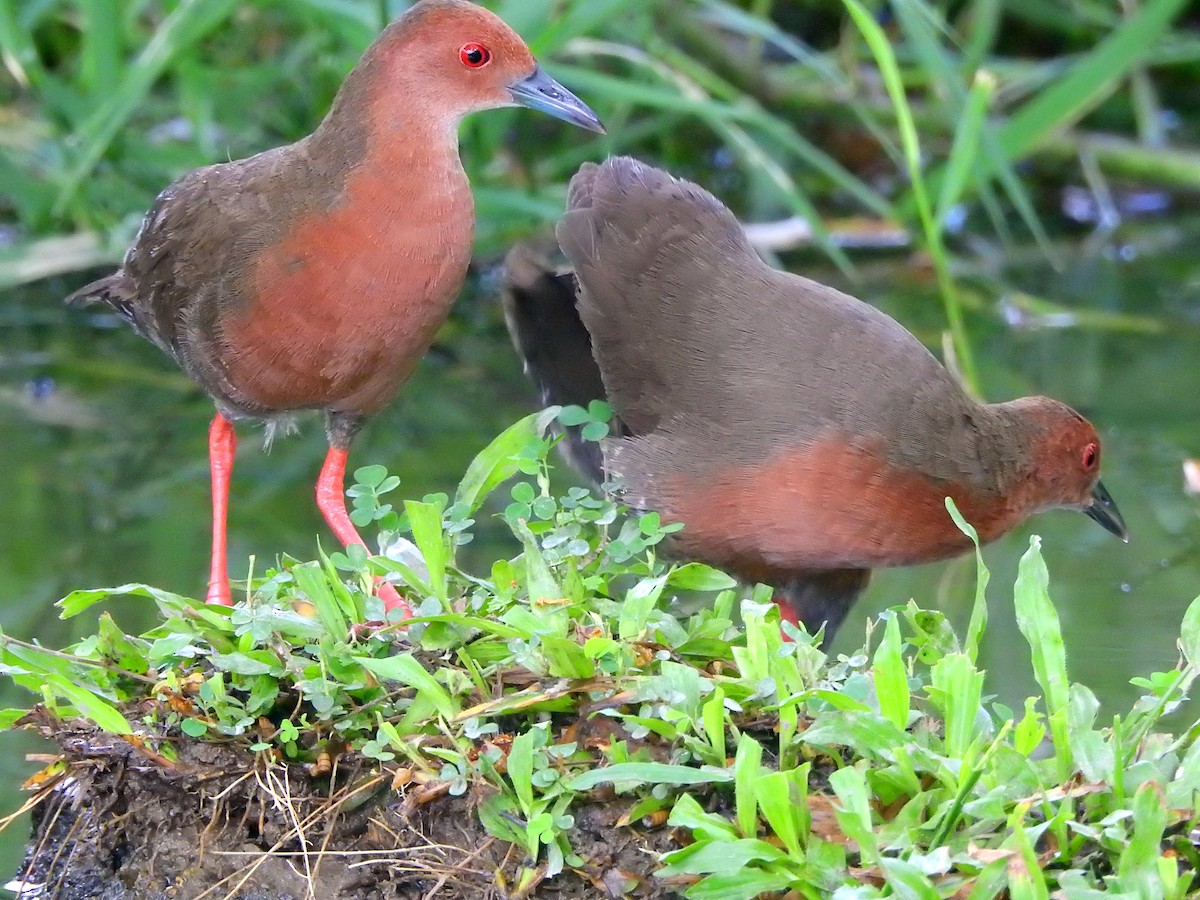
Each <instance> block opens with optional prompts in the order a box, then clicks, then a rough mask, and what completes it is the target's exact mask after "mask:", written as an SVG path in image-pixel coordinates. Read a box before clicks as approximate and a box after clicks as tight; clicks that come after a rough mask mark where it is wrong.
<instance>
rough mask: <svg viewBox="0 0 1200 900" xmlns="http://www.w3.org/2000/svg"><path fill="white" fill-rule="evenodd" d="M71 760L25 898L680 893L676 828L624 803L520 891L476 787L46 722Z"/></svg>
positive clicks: (520, 865)
mask: <svg viewBox="0 0 1200 900" xmlns="http://www.w3.org/2000/svg"><path fill="white" fill-rule="evenodd" d="M42 730H43V732H44V733H46V734H47V736H48V737H51V738H52V739H53V740H55V741H57V742H58V744H59V746H60V747H61V748H62V752H63V765H62V771H61V773H60V774H58V775H56V776H53V777H50V778H49V779H48V780H47V781H46V782H45V783H44V784H43V785H42V786H41V788H40V792H41V793H40V797H39V802H38V805H37V807H36V808H35V811H34V828H33V835H32V837H31V840H30V843H29V846H28V849H27V851H26V856H25V860H24V863H23V865H22V867H21V871H20V873H19V874H18V875H17V881H18V882H21V883H22V884H23V885H24V887H23V890H22V893H21V894H20V895H19V896H22V897H43V898H56V900H135V898H136V900H166V898H172V900H207V898H213V900H222V898H239V900H399V898H404V900H409V898H412V900H425V898H430V900H434V898H438V900H460V898H461V900H516V898H523V897H529V898H542V897H545V898H555V900H558V898H561V900H570V898H604V897H633V898H660V897H672V896H676V894H675V891H674V889H673V888H672V887H670V886H669V885H666V884H663V883H662V882H661V881H659V880H656V879H655V878H654V876H653V874H652V873H653V871H654V870H655V869H656V868H657V867H658V865H659V864H658V856H659V854H661V853H663V852H665V851H667V850H670V849H673V848H675V847H677V846H678V845H677V844H676V843H675V840H674V836H673V835H672V833H671V831H670V829H667V828H657V829H643V828H642V827H640V826H622V825H620V824H619V822H620V821H621V820H622V817H623V816H625V815H626V814H627V813H628V812H629V808H630V803H631V801H630V800H629V799H628V798H623V797H618V796H616V795H610V796H609V797H607V798H604V797H596V796H593V797H591V798H587V799H582V798H581V800H579V801H578V802H576V803H575V804H574V805H573V806H572V808H571V813H572V815H573V816H574V817H575V828H574V830H573V831H572V833H571V845H572V847H573V848H574V850H575V852H576V853H577V854H578V855H579V856H580V857H582V858H583V860H584V861H585V864H584V865H583V866H580V867H578V868H570V867H568V869H567V870H566V871H564V872H563V873H561V874H560V875H558V876H557V877H555V878H550V879H545V880H541V881H538V879H537V878H534V879H533V881H534V882H536V883H534V884H533V885H532V886H529V885H527V886H526V889H525V890H518V888H517V882H518V879H519V878H520V873H521V872H522V871H523V870H525V869H526V868H527V867H528V866H529V860H527V859H525V858H524V851H523V850H522V849H521V848H519V847H517V846H515V845H513V844H510V843H508V842H506V841H503V840H498V839H496V838H494V837H492V836H491V835H489V834H488V832H487V831H486V830H485V829H484V828H483V826H482V824H481V823H480V819H479V815H478V812H477V806H478V804H479V803H480V802H481V801H482V800H484V799H485V798H486V796H487V795H486V794H485V793H482V791H483V789H476V790H468V791H467V793H466V794H464V795H462V796H459V797H454V796H450V795H449V793H448V792H447V785H446V784H445V783H443V782H439V781H428V780H426V783H425V784H421V783H420V779H417V780H413V781H411V782H409V783H407V784H404V785H403V786H401V787H396V784H397V783H403V782H404V781H405V777H404V776H405V773H403V772H401V773H397V771H396V767H395V765H394V764H393V765H392V766H391V767H382V768H381V767H380V765H379V764H378V763H376V762H374V761H372V760H367V759H364V758H362V757H356V756H351V755H344V756H342V757H341V758H339V759H338V760H337V761H336V762H335V764H334V766H333V768H332V771H330V772H329V773H328V774H322V775H319V776H318V777H314V776H313V775H312V774H310V772H309V770H308V769H307V768H305V767H302V766H294V765H293V766H286V765H282V764H279V763H272V762H270V761H268V760H267V758H266V756H265V754H257V755H256V754H253V753H250V752H248V751H246V750H244V749H241V748H234V747H231V746H224V745H220V744H213V743H201V742H198V741H192V740H187V739H183V740H180V741H178V742H177V744H176V754H175V755H176V757H177V758H176V759H174V760H168V759H166V758H164V757H163V756H161V755H160V754H158V753H156V752H154V751H153V750H151V749H149V748H148V747H146V746H143V745H142V744H141V743H140V742H139V741H137V740H136V739H129V740H126V739H122V738H120V737H116V736H114V735H110V734H106V733H103V732H100V731H97V730H95V729H93V728H89V727H86V726H82V725H79V724H75V723H72V724H64V723H44V724H43V728H42Z"/></svg>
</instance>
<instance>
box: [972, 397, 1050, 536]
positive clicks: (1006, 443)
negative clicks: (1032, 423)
mask: <svg viewBox="0 0 1200 900" xmlns="http://www.w3.org/2000/svg"><path fill="white" fill-rule="evenodd" d="M977 422H978V427H979V457H980V462H981V463H982V464H983V469H984V471H986V472H987V473H988V476H989V480H990V481H991V482H992V483H991V485H990V488H991V491H992V492H994V493H995V494H996V495H997V496H1000V497H1003V498H1004V502H1005V506H1006V507H1007V508H1009V510H1010V511H1011V512H1012V513H1013V514H1014V515H1015V516H1019V517H1020V518H1024V517H1025V516H1027V515H1030V514H1031V513H1034V512H1037V511H1038V510H1040V509H1041V508H1042V506H1043V503H1042V499H1043V498H1042V497H1041V496H1040V491H1039V485H1038V480H1037V478H1036V473H1037V462H1038V460H1037V456H1038V451H1039V448H1040V444H1039V442H1038V441H1037V440H1035V437H1036V436H1035V435H1033V434H1031V433H1030V430H1029V422H1028V420H1027V418H1026V417H1025V416H1023V415H1022V414H1021V413H1020V410H1019V407H1018V406H1017V405H1016V404H1014V403H992V404H988V405H986V406H982V407H980V408H979V411H978V414H977Z"/></svg>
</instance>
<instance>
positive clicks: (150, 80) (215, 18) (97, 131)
mask: <svg viewBox="0 0 1200 900" xmlns="http://www.w3.org/2000/svg"><path fill="white" fill-rule="evenodd" d="M237 6H238V0H182V2H180V4H179V5H178V6H177V7H176V8H175V10H174V11H173V12H172V13H171V14H170V15H169V16H167V18H166V19H165V20H164V21H163V24H162V27H161V28H159V30H158V31H157V32H156V33H155V35H154V37H153V38H151V40H150V42H149V43H148V44H147V45H146V46H145V48H144V49H143V50H142V52H141V53H140V54H138V57H137V59H136V60H134V62H133V64H132V65H130V66H129V67H128V68H127V69H126V70H125V74H124V77H123V78H122V79H121V82H120V84H117V85H115V86H112V87H111V89H110V90H109V92H108V93H107V99H106V100H105V101H104V102H103V103H101V104H100V106H99V107H97V108H96V111H95V112H94V113H93V114H92V115H91V116H90V117H89V118H88V119H87V121H86V122H84V123H83V125H82V126H81V127H80V128H79V130H78V131H77V132H76V134H75V140H76V142H77V144H78V147H79V152H78V155H77V157H76V159H75V164H74V165H73V166H71V168H70V170H69V171H68V172H67V175H66V178H65V180H64V182H63V184H62V186H61V187H60V188H59V193H58V199H57V201H56V202H55V206H54V212H55V214H56V215H60V214H61V213H62V212H63V210H64V208H65V207H66V205H67V204H68V203H69V202H70V201H71V199H72V198H73V197H74V196H75V192H76V191H77V190H78V189H79V185H80V184H81V183H82V182H83V180H84V179H85V178H87V177H88V175H89V174H91V172H92V169H93V168H94V167H95V166H96V163H98V162H99V161H100V157H102V156H103V155H104V152H105V150H107V149H108V145H109V144H110V143H111V142H112V139H113V137H114V136H116V134H117V132H119V131H120V130H121V129H122V128H124V127H125V125H126V124H127V123H128V121H129V118H130V116H132V115H133V113H134V111H135V110H136V109H137V108H138V106H139V105H140V104H141V103H142V101H143V100H145V99H146V95H147V94H149V93H150V89H151V88H152V87H153V86H154V83H155V82H156V81H157V80H158V79H159V77H160V76H161V75H162V74H163V72H165V71H166V70H167V68H169V67H170V65H171V64H172V63H173V62H174V61H175V60H176V59H177V58H178V57H179V56H180V54H182V53H183V51H184V50H186V49H187V48H188V47H190V46H191V45H192V44H194V43H196V42H197V41H199V40H200V39H201V38H203V37H204V36H205V35H207V34H208V33H209V32H211V31H212V30H213V29H214V28H216V27H217V26H218V25H220V24H221V22H222V21H224V20H225V19H226V18H227V17H228V16H229V15H230V14H232V12H233V11H234V10H235V9H236V8H237Z"/></svg>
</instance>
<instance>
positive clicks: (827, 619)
mask: <svg viewBox="0 0 1200 900" xmlns="http://www.w3.org/2000/svg"><path fill="white" fill-rule="evenodd" d="M557 236H558V242H559V244H560V246H561V247H562V250H563V252H564V253H565V254H566V256H567V259H568V260H569V261H570V264H571V266H572V267H573V272H572V270H570V269H564V270H562V271H554V270H553V269H550V268H549V267H547V266H545V265H544V264H542V263H541V261H540V260H539V258H538V257H537V256H536V255H535V254H533V253H532V251H530V250H529V249H528V248H517V249H516V250H514V251H513V253H512V254H510V257H509V260H508V266H507V290H506V295H505V307H506V310H505V311H506V318H507V320H508V324H509V329H510V331H511V332H512V335H513V337H514V342H515V344H516V346H517V348H518V350H519V352H520V353H521V354H522V356H523V357H524V359H525V362H526V368H527V371H528V372H529V374H530V375H531V377H532V378H533V379H534V381H535V382H536V383H537V384H538V386H539V389H540V391H541V393H542V399H543V401H544V402H546V403H548V404H549V403H563V404H586V403H588V402H589V401H590V400H593V399H597V398H601V399H607V400H608V401H609V402H610V403H611V405H612V407H613V409H614V411H615V415H616V421H615V423H614V426H615V427H614V436H613V437H612V438H610V439H608V440H607V442H606V443H605V444H604V445H603V447H602V448H601V449H597V448H596V446H595V445H590V446H589V445H585V444H582V443H581V442H578V441H574V440H573V438H571V437H570V436H568V443H569V444H572V443H573V446H571V447H570V448H569V449H570V450H571V453H570V456H571V458H572V459H573V461H574V462H575V463H576V465H577V466H579V467H581V468H582V469H583V470H584V471H585V472H586V473H587V474H588V475H589V476H590V477H591V478H592V479H593V480H594V481H596V482H601V481H603V480H605V479H609V480H611V481H612V482H614V483H615V484H616V485H618V487H619V490H620V491H621V494H622V498H623V499H624V500H625V501H626V502H627V503H629V504H630V505H631V506H633V507H636V508H638V509H650V510H657V511H658V512H660V513H661V514H662V516H663V519H664V520H666V521H673V522H682V523H683V525H684V528H683V530H682V531H681V532H679V533H678V535H676V538H675V540H676V543H675V545H674V547H673V552H674V553H676V554H678V555H680V556H682V557H686V558H691V559H698V560H703V561H705V562H708V563H711V564H713V565H716V566H721V567H724V568H726V569H728V570H729V571H730V572H733V573H735V574H737V575H739V576H741V577H743V578H745V579H748V580H752V581H761V582H766V583H769V584H772V585H775V586H776V588H777V594H776V600H777V602H779V601H781V602H780V607H781V612H782V613H783V615H784V617H785V618H788V619H791V620H792V621H800V622H802V623H803V624H804V625H805V626H806V627H807V628H808V629H809V630H810V631H811V632H815V631H816V629H817V628H819V627H820V626H821V625H822V624H824V626H825V629H826V630H825V636H826V639H827V640H828V639H830V638H831V637H832V635H833V633H834V632H835V631H836V629H837V627H838V625H839V624H840V623H841V622H842V620H843V618H844V617H845V615H846V612H847V610H848V609H849V608H850V606H851V604H852V603H853V602H854V601H855V599H856V598H857V597H858V596H859V594H861V593H862V591H863V589H864V588H865V587H866V584H867V580H868V578H869V575H870V570H871V569H873V568H876V567H879V566H902V565H910V564H913V563H922V562H929V561H933V560H938V559H943V558H946V557H950V556H954V555H955V554H958V553H961V552H963V551H965V550H967V549H968V548H969V547H970V544H969V542H968V539H967V538H966V537H965V536H964V535H963V534H962V533H961V532H960V531H959V529H958V528H957V527H955V525H954V522H953V521H952V520H951V518H950V515H949V514H948V512H947V510H946V506H945V498H946V497H951V498H953V499H954V502H955V503H956V504H957V505H958V508H959V510H961V512H962V514H963V515H964V516H965V517H966V518H967V520H968V521H969V522H971V523H972V524H973V525H974V526H975V527H976V528H977V529H978V531H979V534H980V537H981V538H982V539H983V540H985V541H991V540H995V539H996V538H998V537H1000V536H1001V535H1003V534H1004V533H1005V532H1007V531H1009V530H1010V529H1012V528H1013V527H1015V526H1016V525H1017V524H1018V523H1019V522H1021V521H1022V520H1023V519H1025V518H1026V517H1027V516H1029V515H1031V514H1033V513H1036V512H1038V511H1040V510H1045V509H1051V508H1054V507H1068V508H1074V509H1079V510H1082V511H1083V512H1085V513H1086V514H1087V515H1089V516H1091V517H1092V518H1093V519H1095V520H1096V521H1097V522H1099V523H1100V524H1101V525H1102V526H1104V527H1105V528H1106V529H1108V530H1109V531H1111V532H1112V533H1113V534H1115V535H1117V536H1118V537H1120V538H1122V539H1125V537H1126V533H1125V524H1124V522H1123V521H1122V519H1121V516H1120V514H1119V512H1118V511H1117V507H1116V505H1115V504H1114V503H1113V501H1112V498H1111V497H1110V496H1109V494H1108V492H1107V491H1106V490H1105V489H1104V487H1103V485H1102V484H1101V483H1100V439H1099V438H1098V437H1097V435H1096V431H1095V429H1094V428H1093V427H1092V426H1091V424H1089V423H1088V421H1087V420H1086V419H1084V418H1083V416H1081V415H1079V413H1077V412H1075V411H1074V410H1072V409H1071V408H1069V407H1067V406H1065V405H1064V404H1062V403H1058V402H1056V401H1054V400H1050V399H1047V398H1045V397H1025V398H1022V399H1020V400H1014V401H1011V402H1008V403H995V404H980V403H977V402H975V401H974V400H972V399H971V398H970V397H969V396H968V395H967V394H966V393H965V392H964V391H963V390H962V388H961V387H960V386H959V384H958V382H957V381H956V380H955V379H954V378H953V377H952V376H951V375H950V373H949V372H947V371H946V369H945V368H943V366H942V365H941V364H940V363H939V362H938V361H937V360H936V359H935V358H934V357H933V355H932V354H931V353H930V352H929V351H928V350H926V348H925V347H924V346H923V345H922V344H921V343H920V342H919V341H918V340H917V339H916V338H915V337H913V335H912V334H910V333H909V332H908V331H907V330H905V329H904V327H903V326H901V325H900V324H899V323H898V322H896V321H895V320H894V319H892V318H890V317H888V316H887V315H885V314H884V313H882V312H880V311H879V310H877V309H875V308H873V307H871V306H869V305H867V304H866V303H863V302H861V301H859V300H856V299H855V298H854V297H850V296H847V295H846V294H843V293H840V292H839V291H836V290H834V289H833V288H830V287H827V286H825V285H823V284H819V283H817V282H815V281H810V280H809V279H807V278H801V277H799V276H796V275H791V274H788V273H786V272H780V271H776V270H775V269H772V268H771V267H769V266H768V265H766V264H765V263H764V262H763V261H762V260H761V259H760V258H759V257H758V255H757V254H756V253H755V252H754V250H753V249H752V247H751V246H750V243H749V242H748V240H747V238H746V235H745V232H744V231H743V229H742V227H741V226H740V225H739V223H738V221H737V220H736V219H735V218H734V216H733V214H732V213H731V212H730V211H729V210H728V209H727V208H725V207H724V206H723V205H722V204H721V203H720V201H718V200H717V199H716V198H715V197H713V196H712V195H711V194H709V193H708V192H707V191H705V190H703V189H701V188H700V187H698V186H696V185H694V184H691V183H688V182H686V181H680V180H676V179H675V178H672V177H671V176H670V175H669V174H667V173H666V172H663V171H660V170H658V169H654V168H651V167H650V166H647V165H644V164H642V163H640V162H637V161H636V160H633V159H626V158H619V159H610V160H609V161H608V162H606V163H604V164H603V165H600V166H596V165H592V164H588V165H585V166H584V167H583V168H582V169H581V170H580V171H579V173H578V174H577V175H576V176H575V178H574V180H573V181H572V182H571V187H570V194H569V199H568V204H567V211H566V214H565V215H564V216H563V218H562V220H561V221H560V223H559V225H558V229H557Z"/></svg>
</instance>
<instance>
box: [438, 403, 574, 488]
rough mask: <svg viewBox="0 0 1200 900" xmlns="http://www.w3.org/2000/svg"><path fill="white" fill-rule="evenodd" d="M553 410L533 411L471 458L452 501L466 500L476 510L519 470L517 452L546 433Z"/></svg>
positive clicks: (551, 419)
mask: <svg viewBox="0 0 1200 900" xmlns="http://www.w3.org/2000/svg"><path fill="white" fill-rule="evenodd" d="M556 414H557V411H556V410H544V411H542V412H539V413H533V414H532V415H528V416H526V417H525V418H523V419H521V421H519V422H517V423H515V424H513V425H510V426H509V427H508V428H506V429H504V431H503V432H501V433H500V435H499V436H498V437H496V438H495V439H494V440H493V441H492V442H491V443H490V444H488V445H487V447H485V448H484V449H483V450H481V451H480V452H479V454H478V455H477V456H476V457H475V458H474V459H473V460H471V465H470V466H468V467H467V471H466V474H465V475H463V477H462V481H460V482H459V485H458V493H457V494H456V495H455V498H454V499H455V503H456V504H458V503H465V504H467V507H468V508H469V509H470V510H471V512H474V511H475V510H477V509H478V508H479V506H480V504H482V503H483V501H484V500H486V499H487V498H488V495H490V494H491V493H492V491H494V490H495V489H496V488H497V487H499V486H500V485H501V484H503V483H504V482H505V481H507V480H508V479H510V478H512V477H513V476H514V475H516V474H517V472H518V471H520V469H519V464H518V461H517V458H518V456H519V455H520V454H521V452H522V451H523V450H525V449H526V448H527V447H529V445H530V444H532V443H533V442H534V441H537V440H540V439H541V438H542V436H543V435H545V433H546V428H547V426H548V425H549V424H550V422H551V421H553V419H554V416H555V415H556Z"/></svg>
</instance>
